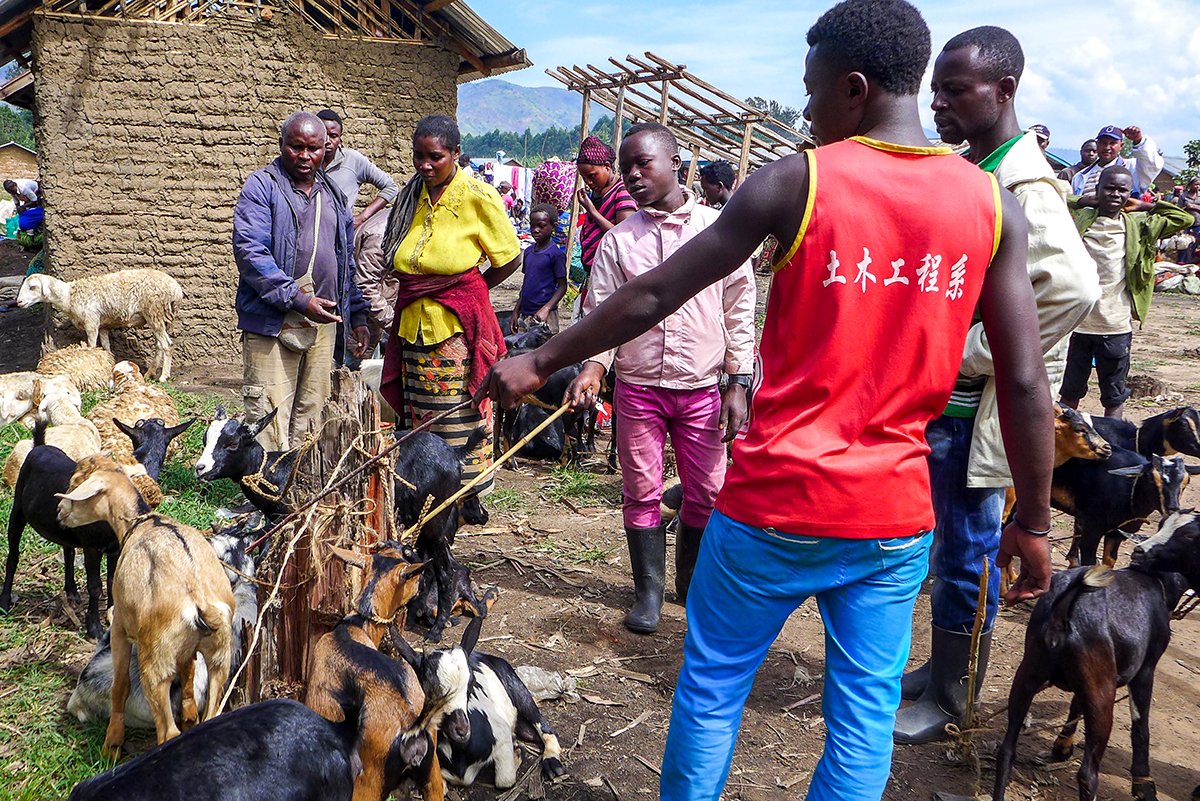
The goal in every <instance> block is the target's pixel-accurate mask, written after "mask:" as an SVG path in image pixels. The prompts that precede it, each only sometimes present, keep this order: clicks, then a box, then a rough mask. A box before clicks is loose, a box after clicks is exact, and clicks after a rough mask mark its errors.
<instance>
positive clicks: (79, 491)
mask: <svg viewBox="0 0 1200 801" xmlns="http://www.w3.org/2000/svg"><path fill="white" fill-rule="evenodd" d="M103 491H104V480H103V479H101V478H100V477H99V476H91V477H89V478H88V479H86V480H85V481H84V482H83V483H82V484H80V485H79V486H78V487H76V488H75V489H73V490H71V491H70V492H56V493H54V497H56V498H61V499H63V500H66V501H86V500H87V499H88V498H94V497H96V496H97V495H99V494H100V493H101V492H103Z"/></svg>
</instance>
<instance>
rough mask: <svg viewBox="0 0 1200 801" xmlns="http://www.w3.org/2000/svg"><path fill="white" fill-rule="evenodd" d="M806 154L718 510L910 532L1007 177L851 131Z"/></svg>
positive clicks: (945, 154)
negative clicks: (803, 200)
mask: <svg viewBox="0 0 1200 801" xmlns="http://www.w3.org/2000/svg"><path fill="white" fill-rule="evenodd" d="M806 156H807V158H808V169H809V187H808V207H807V208H806V209H805V214H804V221H803V222H802V224H801V226H800V231H799V233H798V234H797V236H796V241H795V243H794V244H793V245H792V247H791V249H790V250H789V252H788V254H787V256H786V257H784V258H783V259H781V260H779V261H778V262H776V264H777V266H776V275H775V278H774V283H773V285H772V286H771V294H770V298H769V299H768V301H767V320H766V325H765V327H764V330H763V336H762V344H761V346H760V351H759V356H758V364H757V365H756V367H757V369H756V370H755V375H756V379H755V380H756V389H755V392H754V401H753V404H752V408H751V413H750V422H749V426H748V428H747V429H746V430H744V432H743V434H741V435H739V439H738V441H737V442H736V443H735V444H734V451H733V466H732V467H731V468H730V470H729V472H728V474H727V475H726V478H725V486H724V488H723V489H722V490H721V494H720V497H719V498H718V500H717V508H719V509H720V510H721V511H722V512H724V513H725V514H727V515H729V516H730V517H731V518H733V519H735V520H738V521H740V522H743V523H746V524H749V525H752V526H757V527H760V528H767V527H773V528H775V529H777V530H779V531H782V532H787V533H792V534H804V535H811V536H827V537H846V538H858V539H864V538H886V537H902V536H911V535H914V534H916V533H918V532H920V531H924V530H927V529H930V528H932V527H933V522H934V518H933V506H932V502H931V499H930V492H929V468H928V466H927V464H926V461H925V456H926V455H927V454H928V452H929V448H928V446H927V445H926V444H925V427H926V425H927V424H928V423H929V421H930V420H932V419H934V418H935V417H937V416H938V415H940V414H941V413H942V411H943V410H944V409H945V408H946V401H947V400H948V399H949V397H950V392H951V390H952V389H953V388H954V380H955V377H956V376H957V375H958V369H959V366H960V364H961V362H962V353H963V343H964V341H965V339H966V335H967V329H968V328H969V327H970V324H971V316H972V313H973V311H974V309H975V306H976V303H977V301H978V299H979V293H980V290H981V288H982V285H983V277H984V272H985V271H986V269H987V266H988V264H989V263H990V262H991V259H992V256H993V255H994V254H995V251H996V246H997V244H998V243H999V241H1000V196H999V188H998V186H997V184H996V182H995V180H994V179H993V178H992V176H991V175H990V174H988V173H986V172H984V171H982V170H980V169H979V168H978V167H976V166H975V165H974V164H971V163H970V162H968V161H967V160H966V159H963V158H961V157H959V156H957V155H954V153H953V152H952V151H950V150H949V149H948V148H936V149H935V148H908V147H902V146H898V145H891V144H887V143H883V142H876V141H874V140H868V139H862V138H855V139H851V140H847V141H844V142H838V143H836V144H832V145H827V146H825V147H821V148H818V149H816V150H813V151H809V152H808V153H807V154H806Z"/></svg>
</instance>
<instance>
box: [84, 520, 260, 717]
mask: <svg viewBox="0 0 1200 801" xmlns="http://www.w3.org/2000/svg"><path fill="white" fill-rule="evenodd" d="M253 518H257V520H255V519H253ZM261 520H262V515H259V514H256V515H254V516H252V518H251V519H249V520H246V521H240V522H239V523H237V524H234V525H232V526H228V527H226V528H224V529H221V530H219V531H217V532H216V533H215V534H213V536H212V539H210V540H209V543H210V544H211V545H212V547H213V550H214V551H215V552H216V554H217V558H218V559H220V560H221V564H222V565H224V566H225V575H226V576H228V578H229V582H230V585H231V586H232V588H233V598H234V610H233V627H232V629H233V644H232V650H231V653H232V657H231V659H230V664H231V665H237V664H238V663H240V662H241V659H242V629H243V627H244V626H246V625H247V624H249V625H253V624H254V622H255V620H256V619H257V617H258V594H257V590H256V588H255V585H254V559H253V558H252V557H251V556H250V555H249V554H247V553H246V544H247V540H248V539H251V538H253V537H254V536H255V535H256V534H258V533H259V528H258V523H260V522H261ZM112 662H113V660H112V646H111V645H110V642H109V636H108V632H105V633H104V635H103V636H102V637H101V638H100V642H99V644H98V647H97V648H96V652H95V653H94V654H92V658H91V659H90V660H88V663H87V665H86V666H85V667H84V668H83V672H82V673H80V674H79V681H78V683H77V684H76V685H75V689H74V690H73V691H72V692H71V698H70V700H69V701H67V711H68V712H70V713H71V714H72V715H74V716H75V717H76V718H78V719H79V721H80V722H81V723H86V722H87V721H89V720H107V719H108V717H109V716H110V714H111V711H112V683H113V673H112V671H113V665H112ZM192 692H193V694H194V696H195V699H196V707H197V708H199V709H203V708H205V707H206V706H207V704H208V665H207V664H206V663H205V661H204V657H203V656H201V655H199V654H197V655H196V664H195V674H194V676H193V679H192ZM182 697H183V692H182V689H181V687H180V684H179V681H178V680H176V681H174V682H172V683H171V710H172V714H174V715H175V716H176V717H179V716H180V703H181V701H182ZM125 725H126V726H128V727H132V728H135V729H153V728H154V714H153V712H152V711H151V710H150V705H149V704H148V703H147V702H146V695H145V693H144V692H143V691H142V672H141V670H140V669H139V668H138V659H137V646H136V645H135V646H133V650H132V651H131V653H130V659H129V697H128V699H127V700H126V701H125Z"/></svg>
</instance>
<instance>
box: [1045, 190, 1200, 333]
mask: <svg viewBox="0 0 1200 801" xmlns="http://www.w3.org/2000/svg"><path fill="white" fill-rule="evenodd" d="M1067 204H1068V205H1069V206H1070V207H1071V214H1072V215H1074V217H1075V227H1076V228H1078V229H1079V233H1080V234H1084V233H1086V232H1087V230H1088V229H1089V228H1091V227H1092V223H1094V222H1096V218H1097V217H1099V216H1100V212H1099V210H1097V209H1094V208H1081V207H1080V205H1079V197H1078V196H1077V195H1076V196H1072V197H1070V198H1068V200H1067ZM1120 214H1121V218H1122V219H1123V220H1124V221H1125V286H1126V288H1127V289H1128V290H1129V294H1130V295H1131V296H1132V297H1133V316H1134V317H1135V318H1137V320H1138V322H1140V323H1142V324H1143V325H1144V324H1145V322H1146V315H1148V314H1149V313H1150V298H1151V296H1153V294H1154V255H1155V253H1156V252H1157V250H1158V240H1160V239H1164V238H1166V237H1168V236H1171V235H1172V234H1175V233H1178V232H1179V231H1182V230H1183V229H1185V228H1190V227H1191V226H1192V225H1194V224H1195V222H1196V221H1195V220H1194V219H1193V218H1192V215H1191V214H1190V213H1189V212H1186V211H1184V210H1183V209H1181V208H1179V207H1178V206H1175V205H1172V204H1171V203H1168V202H1166V201H1165V200H1160V201H1158V202H1157V203H1155V204H1154V208H1152V209H1150V210H1149V211H1129V212H1125V211H1123V212H1120Z"/></svg>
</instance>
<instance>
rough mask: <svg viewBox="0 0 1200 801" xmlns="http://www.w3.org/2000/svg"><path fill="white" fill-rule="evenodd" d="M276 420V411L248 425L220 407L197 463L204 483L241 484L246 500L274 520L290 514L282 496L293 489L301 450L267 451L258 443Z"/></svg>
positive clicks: (207, 432)
mask: <svg viewBox="0 0 1200 801" xmlns="http://www.w3.org/2000/svg"><path fill="white" fill-rule="evenodd" d="M274 419H275V410H274V409H272V410H271V411H269V412H267V413H266V414H265V415H263V416H262V417H260V418H259V419H258V420H255V421H253V422H250V423H247V422H246V421H244V420H231V419H230V418H229V415H228V414H227V413H226V411H225V407H224V406H222V405H220V404H217V410H216V414H214V415H213V419H212V422H211V423H209V424H208V430H207V431H205V432H204V451H203V452H202V453H201V454H200V458H199V459H197V460H196V477H197V478H199V479H200V480H201V481H214V480H216V479H218V478H231V479H233V480H234V481H236V482H238V485H239V486H241V488H242V493H243V494H245V496H246V499H247V500H249V501H250V503H252V504H254V507H255V508H256V509H258V510H259V511H261V512H262V513H263V514H265V515H267V517H269V518H275V517H278V516H280V515H284V514H286V513H287V512H288V505H287V504H286V503H285V502H284V500H283V496H284V494H286V492H287V490H288V487H289V486H290V485H291V482H292V478H293V471H294V470H295V467H296V460H297V459H298V458H300V449H299V448H294V449H292V450H287V451H268V450H267V449H266V448H264V447H263V446H262V444H261V443H260V442H259V441H258V440H257V439H256V437H257V436H258V434H259V432H261V431H262V430H263V429H264V428H266V427H267V426H268V425H270V423H271V421H272V420H274Z"/></svg>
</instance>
